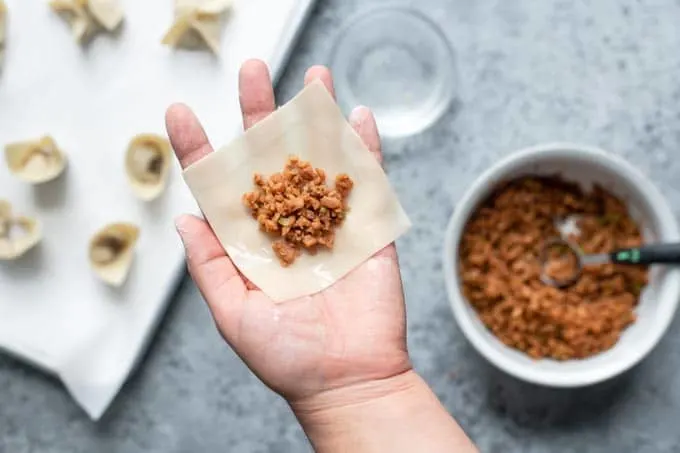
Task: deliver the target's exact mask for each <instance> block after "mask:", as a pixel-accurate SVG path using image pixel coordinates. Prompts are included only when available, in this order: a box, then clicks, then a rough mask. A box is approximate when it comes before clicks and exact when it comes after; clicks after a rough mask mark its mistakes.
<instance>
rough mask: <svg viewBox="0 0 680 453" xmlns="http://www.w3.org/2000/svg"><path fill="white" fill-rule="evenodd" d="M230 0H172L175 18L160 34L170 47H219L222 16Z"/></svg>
mask: <svg viewBox="0 0 680 453" xmlns="http://www.w3.org/2000/svg"><path fill="white" fill-rule="evenodd" d="M230 7H231V0H175V21H174V23H173V24H172V27H170V30H168V32H167V33H166V34H165V36H164V37H163V44H166V45H169V46H172V47H186V48H191V49H194V48H200V47H202V46H207V47H208V48H209V49H210V50H212V52H213V53H215V54H218V53H219V51H220V30H221V26H222V16H223V14H224V13H225V12H226V11H228V10H229V8H230Z"/></svg>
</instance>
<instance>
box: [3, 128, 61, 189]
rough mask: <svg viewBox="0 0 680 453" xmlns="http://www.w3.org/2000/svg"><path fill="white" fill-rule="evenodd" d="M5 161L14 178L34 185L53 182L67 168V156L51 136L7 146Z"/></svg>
mask: <svg viewBox="0 0 680 453" xmlns="http://www.w3.org/2000/svg"><path fill="white" fill-rule="evenodd" d="M5 160H6V161H7V166H8V167H9V170H10V172H11V173H12V174H13V175H14V176H16V177H18V178H20V179H23V180H24V181H27V182H30V183H33V184H40V183H43V182H47V181H51V180H53V179H55V178H57V177H58V176H59V175H61V174H62V173H63V172H64V169H65V168H66V156H65V155H64V153H63V152H62V151H61V150H60V149H59V147H58V146H57V143H56V142H55V141H54V139H53V138H52V137H50V136H45V137H42V138H40V139H38V140H30V141H25V142H19V143H11V144H9V145H7V146H5Z"/></svg>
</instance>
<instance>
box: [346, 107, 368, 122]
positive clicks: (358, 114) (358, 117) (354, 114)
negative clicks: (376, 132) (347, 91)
mask: <svg viewBox="0 0 680 453" xmlns="http://www.w3.org/2000/svg"><path fill="white" fill-rule="evenodd" d="M367 110H368V107H366V106H363V105H360V106H358V107H354V109H353V110H352V111H351V112H350V114H349V122H350V124H351V125H352V126H356V125H357V124H359V123H361V122H362V121H363V120H364V118H365V117H366V111H367Z"/></svg>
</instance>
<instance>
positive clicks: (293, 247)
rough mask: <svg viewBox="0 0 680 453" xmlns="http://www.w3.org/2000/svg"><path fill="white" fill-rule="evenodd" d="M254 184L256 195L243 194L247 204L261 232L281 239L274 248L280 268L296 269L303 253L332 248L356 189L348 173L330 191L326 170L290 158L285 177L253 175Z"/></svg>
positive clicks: (340, 177) (277, 240)
mask: <svg viewBox="0 0 680 453" xmlns="http://www.w3.org/2000/svg"><path fill="white" fill-rule="evenodd" d="M253 182H254V183H255V186H256V190H254V191H253V192H248V193H246V194H244V195H243V203H244V204H245V205H246V207H247V208H248V209H250V212H251V214H252V216H253V218H254V219H256V220H257V222H258V224H259V225H260V228H261V229H262V230H263V231H265V232H267V233H269V234H270V235H272V236H274V237H277V238H278V239H276V240H275V241H274V242H273V244H272V249H273V250H274V253H275V254H276V256H277V257H278V259H279V261H280V263H281V265H282V266H284V267H287V266H290V265H291V264H293V263H294V262H295V259H296V258H297V257H298V256H299V255H300V253H301V252H302V250H306V251H307V252H309V253H312V254H314V253H316V251H317V249H318V247H325V248H328V249H332V248H333V244H334V241H335V229H336V228H339V227H340V226H341V225H342V222H343V221H344V219H345V215H346V214H347V211H348V210H349V206H348V205H347V198H348V196H349V194H350V192H351V191H352V188H353V186H354V182H353V181H352V179H351V178H350V177H349V176H348V175H347V174H339V175H337V176H336V177H335V188H330V187H329V186H328V185H327V184H326V172H325V171H324V170H322V169H321V168H314V167H313V166H312V165H311V164H310V163H309V162H306V161H303V160H300V159H299V158H298V157H296V156H292V157H290V158H289V159H288V161H287V162H286V165H285V168H284V169H283V171H282V172H280V173H274V174H272V175H271V176H269V177H268V178H265V177H264V176H262V175H260V174H255V176H254V177H253Z"/></svg>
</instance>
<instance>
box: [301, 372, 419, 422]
mask: <svg viewBox="0 0 680 453" xmlns="http://www.w3.org/2000/svg"><path fill="white" fill-rule="evenodd" d="M421 383H422V380H421V378H420V377H419V376H418V375H417V374H416V372H415V371H413V369H412V368H409V369H407V370H405V371H403V372H401V373H399V374H396V375H394V376H390V377H387V378H381V379H371V380H369V381H364V382H357V383H353V384H349V385H346V386H343V387H339V388H334V389H329V390H324V391H323V392H320V393H318V394H315V395H312V396H308V397H305V398H300V399H296V400H292V401H288V404H289V405H290V407H291V409H293V412H294V413H295V415H296V417H298V419H304V420H310V421H313V420H314V419H316V418H321V417H324V416H325V414H328V413H333V412H338V411H343V410H351V409H353V408H355V407H360V406H366V405H373V404H375V403H377V402H379V401H380V400H382V399H386V398H387V399H389V398H394V397H395V396H397V395H400V394H403V393H405V392H409V391H412V390H413V388H414V387H415V386H418V385H420V384H421ZM301 421H302V420H301Z"/></svg>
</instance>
